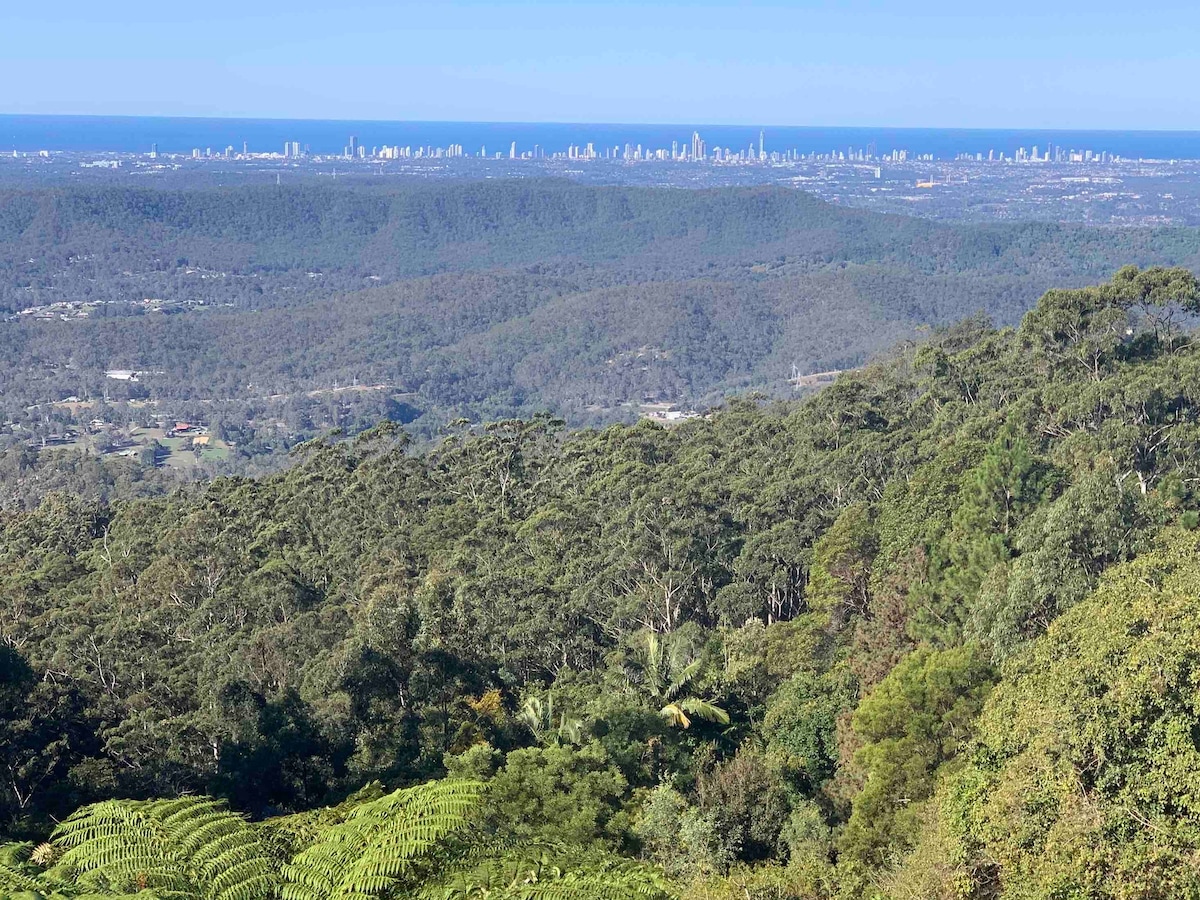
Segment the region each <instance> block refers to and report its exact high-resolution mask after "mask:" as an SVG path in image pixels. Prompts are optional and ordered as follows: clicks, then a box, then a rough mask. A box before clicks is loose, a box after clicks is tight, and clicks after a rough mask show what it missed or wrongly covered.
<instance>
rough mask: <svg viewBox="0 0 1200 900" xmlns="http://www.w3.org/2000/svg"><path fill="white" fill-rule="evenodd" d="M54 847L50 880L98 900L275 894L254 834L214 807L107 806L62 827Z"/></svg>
mask: <svg viewBox="0 0 1200 900" xmlns="http://www.w3.org/2000/svg"><path fill="white" fill-rule="evenodd" d="M53 844H54V846H55V848H56V850H58V851H60V853H61V855H60V856H59V857H58V859H57V860H56V862H55V864H54V866H53V867H52V868H51V869H50V871H49V872H48V877H49V878H50V880H51V881H52V882H53V881H59V882H67V883H74V884H77V885H79V886H80V887H83V888H85V889H87V890H89V891H92V892H95V893H117V894H121V893H136V892H138V891H142V890H152V891H155V892H161V893H163V894H165V895H172V894H174V895H182V896H187V897H203V898H207V900H255V898H260V897H261V898H266V897H271V896H273V895H274V893H275V890H276V888H277V886H278V866H277V863H276V861H275V860H274V859H272V857H271V855H270V853H269V851H268V848H267V847H266V846H265V845H264V843H263V841H262V840H261V839H260V836H259V833H258V831H257V830H256V829H255V828H254V827H253V826H252V825H250V824H249V823H248V822H247V821H246V820H245V819H244V818H243V817H242V816H239V815H237V814H236V813H233V812H231V811H230V810H229V809H227V808H226V806H225V804H224V803H222V802H221V801H219V800H212V799H208V798H183V799H180V800H158V801H122V800H108V801H105V802H103V803H97V804H94V805H92V806H87V807H84V808H83V809H81V810H79V811H78V812H76V813H75V814H74V815H72V816H71V817H69V818H68V819H66V820H65V821H64V822H63V823H62V824H61V825H59V826H58V828H56V829H55V831H54V836H53Z"/></svg>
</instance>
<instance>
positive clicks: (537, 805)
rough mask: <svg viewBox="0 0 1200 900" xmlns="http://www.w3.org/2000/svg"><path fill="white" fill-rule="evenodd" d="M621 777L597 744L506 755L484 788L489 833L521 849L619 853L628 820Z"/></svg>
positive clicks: (625, 784) (527, 750)
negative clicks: (547, 844) (569, 847)
mask: <svg viewBox="0 0 1200 900" xmlns="http://www.w3.org/2000/svg"><path fill="white" fill-rule="evenodd" d="M627 796H628V785H627V782H626V780H625V777H624V776H623V775H622V774H621V772H620V770H619V769H617V768H616V766H614V765H613V764H612V762H611V761H610V760H609V758H608V755H607V754H606V753H605V752H604V749H603V748H602V747H601V746H600V745H599V744H598V743H594V742H593V743H589V744H587V745H586V746H584V747H581V748H579V749H575V748H572V747H569V746H562V745H553V744H552V745H550V746H547V747H529V748H523V749H519V750H513V751H511V752H510V753H509V754H508V755H507V756H506V757H505V764H504V767H503V768H502V769H500V771H498V772H497V773H496V775H495V777H494V778H493V779H492V780H491V781H490V782H489V784H488V794H487V800H486V802H485V804H484V813H483V816H484V821H485V823H486V824H487V827H488V828H489V830H491V831H492V832H493V833H496V834H502V835H506V836H509V837H511V838H513V839H515V840H518V841H520V842H523V843H528V842H530V841H566V842H568V843H571V844H575V845H579V846H587V845H591V844H595V843H602V844H606V845H608V846H610V847H614V848H619V847H621V846H622V844H623V843H624V840H625V833H626V830H627V828H628V824H629V823H628V815H627V814H626V812H625V811H624V809H623V805H624V801H625V800H626V799H627Z"/></svg>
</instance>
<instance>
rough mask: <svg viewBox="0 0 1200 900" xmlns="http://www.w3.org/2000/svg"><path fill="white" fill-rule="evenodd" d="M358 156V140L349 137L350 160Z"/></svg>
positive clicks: (351, 136)
mask: <svg viewBox="0 0 1200 900" xmlns="http://www.w3.org/2000/svg"><path fill="white" fill-rule="evenodd" d="M356 156H358V138H357V137H355V136H354V135H350V158H351V159H353V158H354V157H356Z"/></svg>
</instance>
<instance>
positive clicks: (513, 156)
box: [508, 141, 517, 159]
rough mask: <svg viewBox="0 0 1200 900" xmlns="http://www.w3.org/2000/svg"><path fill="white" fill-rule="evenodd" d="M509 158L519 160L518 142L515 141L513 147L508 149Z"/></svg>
mask: <svg viewBox="0 0 1200 900" xmlns="http://www.w3.org/2000/svg"><path fill="white" fill-rule="evenodd" d="M508 158H509V159H516V158H517V142H516V141H513V142H512V146H510V147H509V148H508Z"/></svg>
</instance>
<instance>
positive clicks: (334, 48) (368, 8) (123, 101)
mask: <svg viewBox="0 0 1200 900" xmlns="http://www.w3.org/2000/svg"><path fill="white" fill-rule="evenodd" d="M2 2H3V5H4V6H6V7H10V8H9V9H5V10H4V11H3V12H0V33H2V35H3V44H4V50H3V53H0V113H38V114H98V115H175V116H230V117H252V118H315V119H379V120H420V121H431V120H433V121H436V120H443V121H495V122H627V123H638V122H644V123H707V124H731V125H735V124H736V125H870V126H897V127H905V126H909V127H922V126H925V127H961V128H1079V129H1092V128H1095V129H1168V130H1195V129H1197V128H1200V91H1197V90H1196V87H1195V86H1196V85H1197V84H1200V54H1198V53H1195V52H1194V50H1193V47H1192V37H1193V36H1194V35H1196V34H1200V4H1197V3H1195V2H1191V3H1183V2H1175V0H1167V2H1154V0H1148V2H1142V3H1140V4H1131V3H1129V2H1128V0H1124V2H1121V3H1116V2H1111V0H1092V2H1088V3H1061V2H1060V3H1053V4H1051V3H1045V2H1033V0H1025V2H991V3H986V4H984V3H979V2H971V0H953V2H946V0H924V2H921V3H912V2H911V0H910V2H905V3H898V2H870V0H860V2H841V3H832V2H815V0H796V2H790V3H784V2H755V0H751V2H741V3H735V2H726V3H713V2H708V0H693V2H689V3H682V2H673V0H671V2H667V0H639V2H627V0H609V2H604V3H599V2H590V0H582V2H579V0H554V2H551V0H526V2H510V0H489V2H483V0H426V2H421V3H411V2H405V0H392V2H384V0H341V2H336V0H335V2H330V0H288V2H278V0H275V2H271V3H265V2H262V0H242V2H239V3H220V2H218V3H181V2H178V0H175V2H170V0H168V2H165V3H154V4H141V3H139V4H124V3H97V2H95V0H88V2H82V0H57V2H55V3H44V2H43V3H29V2H17V0H2Z"/></svg>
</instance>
